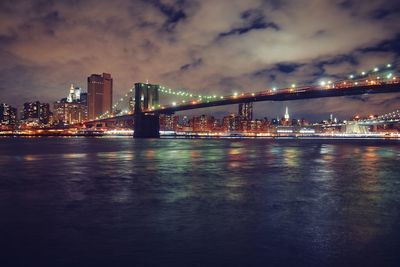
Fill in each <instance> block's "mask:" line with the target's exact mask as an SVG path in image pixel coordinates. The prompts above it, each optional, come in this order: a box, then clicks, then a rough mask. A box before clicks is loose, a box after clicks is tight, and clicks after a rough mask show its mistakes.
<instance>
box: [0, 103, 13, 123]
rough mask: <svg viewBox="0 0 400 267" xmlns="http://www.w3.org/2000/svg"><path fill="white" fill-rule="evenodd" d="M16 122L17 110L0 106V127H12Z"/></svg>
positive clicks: (8, 106) (7, 106) (3, 105)
mask: <svg viewBox="0 0 400 267" xmlns="http://www.w3.org/2000/svg"><path fill="white" fill-rule="evenodd" d="M16 122H17V109H16V108H14V107H12V106H10V105H7V104H5V103H1V104H0V127H1V126H6V127H9V126H14V125H15V124H16Z"/></svg>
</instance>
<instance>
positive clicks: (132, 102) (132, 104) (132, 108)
mask: <svg viewBox="0 0 400 267" xmlns="http://www.w3.org/2000/svg"><path fill="white" fill-rule="evenodd" d="M128 110H129V114H133V112H134V111H135V98H134V97H132V96H131V97H129V102H128Z"/></svg>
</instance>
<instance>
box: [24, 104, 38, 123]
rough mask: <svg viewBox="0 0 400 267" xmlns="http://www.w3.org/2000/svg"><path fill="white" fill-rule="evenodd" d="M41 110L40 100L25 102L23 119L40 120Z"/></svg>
mask: <svg viewBox="0 0 400 267" xmlns="http://www.w3.org/2000/svg"><path fill="white" fill-rule="evenodd" d="M39 110H40V102H39V101H35V102H26V103H24V109H23V112H22V119H23V120H34V119H37V120H38V121H39Z"/></svg>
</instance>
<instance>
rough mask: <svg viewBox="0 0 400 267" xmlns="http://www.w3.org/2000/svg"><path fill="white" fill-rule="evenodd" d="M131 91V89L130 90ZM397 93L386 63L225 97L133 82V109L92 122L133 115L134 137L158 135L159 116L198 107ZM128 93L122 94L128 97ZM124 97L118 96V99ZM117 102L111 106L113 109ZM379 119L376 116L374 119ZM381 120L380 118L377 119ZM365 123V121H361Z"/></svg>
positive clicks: (398, 89)
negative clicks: (165, 100)
mask: <svg viewBox="0 0 400 267" xmlns="http://www.w3.org/2000/svg"><path fill="white" fill-rule="evenodd" d="M130 92H131V93H133V89H131V90H130ZM397 92H400V79H399V78H398V77H396V76H395V75H394V73H393V68H392V66H391V65H390V64H389V65H387V66H386V68H384V69H383V70H381V71H378V69H377V68H375V69H374V70H373V71H371V72H369V73H364V72H363V73H361V74H360V75H358V76H354V75H350V77H349V78H348V79H344V80H340V81H336V82H331V81H328V82H321V83H320V84H319V85H310V86H296V85H294V84H293V85H292V86H290V87H287V88H282V89H275V88H270V89H266V90H264V91H260V92H249V93H235V94H233V95H229V96H217V95H211V96H204V95H196V94H192V93H188V92H184V91H178V90H174V89H171V88H167V87H164V86H162V85H155V84H148V83H136V84H135V88H134V97H133V96H132V97H131V100H134V112H132V110H131V111H128V110H127V109H125V110H122V109H120V110H121V111H120V112H119V113H117V114H113V113H110V112H106V113H105V114H102V115H101V116H100V117H99V118H98V119H97V120H95V121H92V122H88V123H89V124H90V123H95V122H96V121H97V122H100V121H107V120H124V119H126V118H132V117H133V118H134V123H135V137H159V115H160V114H173V113H175V112H178V111H183V110H192V109H199V108H207V107H215V106H224V105H232V104H239V103H248V102H259V101H289V100H300V99H313V98H325V97H338V96H352V95H363V94H381V93H397ZM160 94H166V95H170V96H175V97H179V98H183V100H181V101H179V102H178V101H174V102H172V103H171V104H168V105H163V104H161V103H160V102H159V95H160ZM128 95H129V94H128V93H127V94H125V96H126V97H128ZM123 99H124V98H121V101H122V100H123ZM137 99H138V100H139V101H136V100H137ZM117 106H118V103H117V104H115V105H114V109H117ZM378 119H379V118H378ZM381 119H382V118H381ZM365 123H367V122H365Z"/></svg>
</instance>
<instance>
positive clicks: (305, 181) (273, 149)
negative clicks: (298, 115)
mask: <svg viewBox="0 0 400 267" xmlns="http://www.w3.org/2000/svg"><path fill="white" fill-rule="evenodd" d="M399 159H400V146H399V145H398V143H396V142H384V141H328V140H281V141H274V140H258V139H256V140H175V139H168V140H163V139H161V140H133V139H131V138H115V139H112V138H106V139H101V138H100V139H99V138H96V139H95V138H93V139H92V138H76V139H74V138H68V139H61V138H59V139H58V138H48V139H46V138H41V139H0V170H1V173H0V212H1V213H0V214H2V215H3V216H1V217H2V219H1V220H0V226H1V230H0V231H1V232H0V234H1V237H2V238H1V239H2V240H7V239H9V240H18V241H19V242H17V243H15V242H11V243H9V244H11V245H9V246H7V247H6V248H5V252H7V253H6V254H7V255H10V257H12V256H15V258H14V260H16V261H21V262H20V263H21V264H20V265H23V263H25V262H24V261H27V262H28V261H32V260H33V259H35V258H36V257H43V258H41V260H42V261H45V262H46V261H55V262H56V263H58V264H61V265H62V264H65V265H74V264H76V263H77V262H78V261H79V260H80V261H83V262H84V263H87V264H89V263H90V264H93V263H99V264H105V265H110V264H112V265H118V264H121V265H123V264H126V263H136V264H137V265H151V266H157V265H158V266H166V265H168V264H169V265H180V266H187V265H198V266H206V265H224V264H225V265H227V264H229V265H263V266H265V265H266V264H269V265H274V266H279V265H288V264H292V265H293V264H294V265H297V266H299V265H300V266H310V265H325V266H326V265H348V263H349V262H350V263H352V264H353V265H354V264H355V263H357V264H358V265H365V266H368V265H371V264H372V265H382V264H378V263H382V262H384V263H385V264H384V265H386V266H391V265H393V266H395V263H397V262H398V260H399V256H398V253H397V249H396V247H398V246H399V245H400V227H399V226H400V224H399V223H400V220H399V219H400V216H399V215H400V212H399V210H400V209H399V207H400V197H399V196H400V194H399V192H400V191H399V190H400V177H399V173H400V164H399ZM44 248H45V249H46V250H47V251H49V254H47V255H49V256H40V255H43V254H41V253H39V251H41V250H43V249H44ZM16 251H18V253H20V254H21V253H22V255H23V256H24V257H20V256H19V257H16V254H15V253H16ZM105 251H108V252H107V253H105ZM110 251H111V252H110ZM20 254H19V255H20ZM71 255H74V256H73V257H71ZM154 255H156V256H154ZM55 265H57V264H55Z"/></svg>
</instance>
